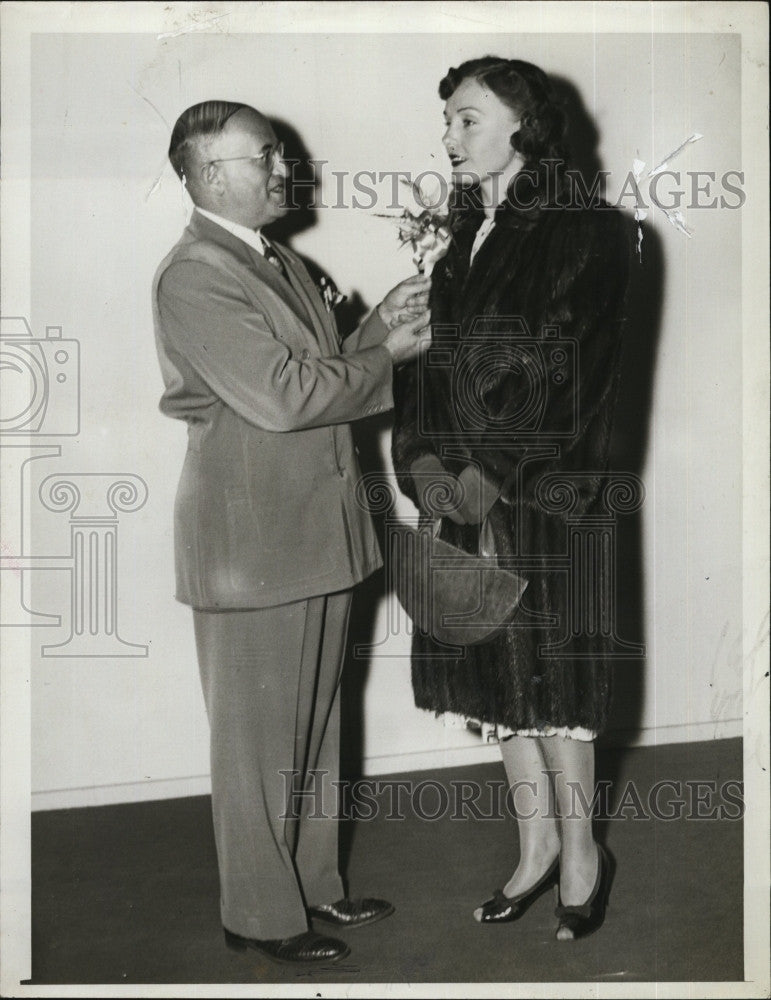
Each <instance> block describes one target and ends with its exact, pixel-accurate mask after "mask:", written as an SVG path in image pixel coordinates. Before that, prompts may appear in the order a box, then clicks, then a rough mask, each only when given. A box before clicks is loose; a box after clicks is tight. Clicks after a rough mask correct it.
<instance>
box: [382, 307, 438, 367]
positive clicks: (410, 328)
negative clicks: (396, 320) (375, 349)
mask: <svg viewBox="0 0 771 1000" xmlns="http://www.w3.org/2000/svg"><path fill="white" fill-rule="evenodd" d="M430 319H431V313H430V312H429V311H428V309H426V310H424V311H423V312H422V313H420V314H419V315H418V316H415V317H413V318H412V319H408V320H407V321H406V322H404V323H400V324H399V325H398V326H395V327H394V328H393V329H392V330H390V331H389V333H388V336H387V337H386V339H385V340H384V341H383V347H387V348H388V350H389V351H390V353H391V358H392V359H393V363H394V364H395V365H401V364H404V362H405V361H412V360H413V358H416V357H417V356H418V355H419V354H422V353H423V352H424V351H425V350H426V348H427V347H428V345H429V344H430V343H431V337H430V327H429V320H430Z"/></svg>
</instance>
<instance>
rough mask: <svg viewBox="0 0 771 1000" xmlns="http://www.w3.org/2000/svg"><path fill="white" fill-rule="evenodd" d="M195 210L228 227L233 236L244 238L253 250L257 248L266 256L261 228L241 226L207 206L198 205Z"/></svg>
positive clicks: (223, 226)
mask: <svg viewBox="0 0 771 1000" xmlns="http://www.w3.org/2000/svg"><path fill="white" fill-rule="evenodd" d="M195 210H196V212H200V214H201V215H202V216H203V217H204V218H205V219H210V220H211V221H212V222H216V223H217V225H218V226H222V228H223V229H227V231H228V232H229V233H232V234H233V236H235V237H237V238H238V239H239V240H243V241H244V243H246V244H248V246H250V247H251V248H252V250H256V251H257V253H258V254H261V255H262V256H263V257H264V256H265V240H264V238H263V236H262V235H261V232H260V230H259V229H249V228H247V226H241V225H239V223H237V222H231V221H230V219H223V218H222V216H221V215H215V214H214V212H207V211H206V209H205V208H199V207H198V206H197V205H196V207H195Z"/></svg>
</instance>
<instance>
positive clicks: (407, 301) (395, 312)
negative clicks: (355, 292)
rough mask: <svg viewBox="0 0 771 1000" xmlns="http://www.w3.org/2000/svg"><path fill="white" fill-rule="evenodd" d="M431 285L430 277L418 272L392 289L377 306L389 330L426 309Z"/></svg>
mask: <svg viewBox="0 0 771 1000" xmlns="http://www.w3.org/2000/svg"><path fill="white" fill-rule="evenodd" d="M430 287H431V279H430V278H427V277H426V276H425V275H423V274H416V275H413V277H411V278H406V279H405V280H404V281H400V282H399V284H398V285H395V286H394V287H393V288H392V289H391V291H390V292H389V293H388V294H387V295H386V297H385V298H384V299H383V301H382V302H381V303H380V305H379V306H378V307H377V311H378V315H379V316H380V318H381V319H382V321H383V323H385V325H386V326H387V327H388V329H389V330H393V328H394V327H395V326H399V324H400V323H404V322H406V321H407V320H410V319H414V317H416V316H419V315H420V314H421V313H422V312H424V311H425V309H426V308H427V307H428V290H429V288H430Z"/></svg>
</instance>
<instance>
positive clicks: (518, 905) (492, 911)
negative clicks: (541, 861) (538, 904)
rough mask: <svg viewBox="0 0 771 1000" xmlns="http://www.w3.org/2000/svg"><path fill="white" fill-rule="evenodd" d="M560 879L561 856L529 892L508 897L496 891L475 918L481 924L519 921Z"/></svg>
mask: <svg viewBox="0 0 771 1000" xmlns="http://www.w3.org/2000/svg"><path fill="white" fill-rule="evenodd" d="M558 878H559V856H558V857H557V858H555V860H554V863H553V864H552V866H551V868H549V869H548V871H546V872H545V873H544V874H543V875H542V876H541V877H540V878H539V879H538V881H537V882H536V883H535V885H534V886H532V888H530V889H528V890H527V892H522V893H520V894H519V895H518V896H507V895H506V894H505V893H504V891H503V890H502V889H496V890H495V892H494V893H493V898H492V899H488V900H487V902H485V903H482V906H481V910H482V912H481V913H480V915H479V916H476V913H475V914H474V918H475V919H476V920H478V921H479V923H480V924H505V923H508V922H509V921H510V920H519V918H520V917H521V916H522V914H523V913H525V912H526V911H527V910H528V909H529V908H530V905H531V904H532V903H534V902H535V901H536V899H538V897H539V896H542V895H543V894H544V893H545V892H546V890H547V889H549V888H550V887H551V886H553V885H555V884H556V882H557V879H558Z"/></svg>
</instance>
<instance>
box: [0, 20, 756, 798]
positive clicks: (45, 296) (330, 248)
mask: <svg viewBox="0 0 771 1000" xmlns="http://www.w3.org/2000/svg"><path fill="white" fill-rule="evenodd" d="M488 52H493V53H499V54H501V55H504V56H516V57H520V58H524V59H528V60H531V61H534V62H536V63H537V64H539V65H541V66H542V67H543V68H544V69H545V70H546V71H548V72H553V73H556V74H558V75H560V76H561V77H564V78H567V79H569V80H570V81H572V82H573V84H574V85H575V87H576V88H577V89H578V91H579V93H580V95H581V97H582V98H583V102H584V104H585V107H586V109H587V111H588V113H589V114H590V115H591V116H592V117H593V119H594V121H595V123H596V126H597V129H598V131H599V136H600V144H599V149H598V152H599V157H600V160H601V163H602V166H603V167H604V168H605V169H608V170H610V171H611V172H612V176H611V179H610V182H609V189H610V192H611V194H614V193H617V191H618V185H619V183H620V181H621V180H623V178H624V177H625V176H626V174H627V172H628V170H629V169H630V167H631V163H632V159H633V158H634V157H638V158H640V159H642V160H645V161H647V163H648V165H649V166H652V165H654V164H655V163H658V162H659V161H660V160H661V159H662V158H663V157H664V156H665V155H666V154H667V153H669V152H671V151H672V150H673V149H675V148H676V147H677V146H678V145H679V144H680V143H681V142H682V141H683V140H684V139H685V138H686V137H687V136H689V135H690V134H691V133H693V132H695V131H698V132H700V133H702V134H703V135H704V138H703V139H702V140H701V141H700V142H698V143H696V144H694V145H692V146H690V147H689V149H688V150H687V151H685V152H684V153H683V154H682V155H681V156H680V157H679V158H678V159H677V161H676V163H673V167H675V168H679V169H681V170H682V171H687V170H689V169H690V170H696V169H699V170H710V171H714V172H715V173H716V174H717V176H718V178H719V177H720V176H721V174H722V173H723V172H724V171H725V170H728V169H741V167H742V164H741V162H740V160H741V157H740V152H741V142H740V140H741V137H740V122H741V114H740V72H739V53H740V44H739V38H738V36H727V35H706V34H705V35H690V36H688V37H687V38H686V37H685V36H679V35H666V34H664V35H658V36H657V35H651V34H647V33H640V34H636V35H603V34H597V35H592V34H589V33H587V34H583V35H572V34H571V35H558V34H556V35H555V34H548V35H547V34H542V35H538V34H517V35H506V34H497V35H491V36H489V37H488V36H484V35H471V36H466V35H400V36H385V35H350V34H348V35H345V36H343V35H334V34H331V35H315V36H305V35H289V34H282V35H259V34H249V35H247V34H202V33H191V34H184V35H180V36H177V37H167V38H163V39H160V40H159V39H158V38H156V36H155V35H152V34H144V35H131V34H124V35H117V34H112V35H111V34H104V35H89V36H87V35H77V34H70V35H38V36H37V37H35V38H34V40H33V48H32V119H31V122H32V152H33V159H32V174H33V183H32V212H31V243H32V315H31V321H32V326H33V329H34V331H35V334H36V335H37V336H40V335H42V332H43V330H44V328H45V327H46V325H60V326H62V327H63V331H64V336H65V337H73V338H77V339H78V340H79V342H80V349H81V366H82V404H83V421H82V430H81V433H80V435H79V436H78V437H76V438H70V439H61V440H60V442H59V443H60V444H61V446H62V453H61V456H60V457H58V458H41V459H39V460H37V461H36V462H33V463H31V464H30V466H29V467H28V470H27V471H28V477H27V482H26V488H27V489H28V490H30V496H31V497H33V498H34V497H36V495H37V493H36V491H37V489H38V486H39V484H40V482H41V481H42V479H44V478H45V477H46V476H48V475H50V474H52V473H72V472H77V473H83V472H94V473H107V472H110V473H132V474H135V475H137V476H140V477H142V479H143V480H144V481H145V482H146V483H147V486H148V489H149V495H148V501H147V503H146V504H145V506H144V507H142V509H140V510H138V511H136V512H135V513H130V514H125V515H122V516H121V519H120V528H119V538H120V547H119V572H118V580H119V623H120V632H121V635H122V637H123V638H124V639H125V640H127V641H130V642H136V643H142V644H146V645H147V646H148V647H149V654H148V655H147V656H146V657H143V658H123V659H119V658H104V657H97V658H74V659H55V658H49V657H42V656H40V655H39V647H40V645H41V643H42V642H47V643H53V642H58V641H63V639H65V638H66V636H67V634H68V631H69V628H68V626H69V614H70V612H69V583H68V576H67V573H66V572H62V571H57V572H37V573H36V574H27V577H31V576H33V575H34V578H35V579H34V581H33V584H32V586H31V587H29V586H28V588H27V589H28V591H31V593H28V595H27V600H28V601H29V602H30V606H32V607H34V609H35V610H36V611H39V612H46V613H50V614H59V615H62V617H63V624H62V627H61V628H59V629H56V628H49V629H43V628H40V629H33V630H32V631H33V659H32V724H33V730H32V787H33V792H34V796H33V803H34V805H35V806H36V807H38V808H51V807H58V806H63V805H77V804H95V803H101V802H112V801H125V800H132V799H138V798H152V797H163V796H165V795H185V794H192V793H197V792H202V791H204V790H205V789H206V788H207V777H206V776H207V772H208V760H207V758H208V748H207V727H206V719H205V714H204V710H203V702H202V698H201V694H200V690H199V685H198V675H197V667H196V661H195V651H194V645H193V636H192V626H191V620H190V611H189V609H187V608H185V607H182V606H180V605H178V604H175V602H174V600H173V598H172V593H173V569H172V567H173V555H172V537H171V512H172V504H173V498H174V492H175V488H176V480H177V474H178V471H179V468H180V466H181V463H182V458H183V454H184V443H185V430H184V427H183V426H182V425H181V424H175V423H174V422H172V421H169V420H167V419H165V418H163V417H162V416H161V415H160V414H159V412H158V410H157V403H158V399H159V396H160V393H161V390H162V383H161V379H160V374H159V372H158V369H157V362H156V358H155V350H154V344H153V336H152V324H151V312H150V297H149V289H150V283H151V279H152V275H153V272H154V270H155V267H156V265H157V263H158V261H159V260H160V259H161V257H162V256H163V255H164V254H165V253H166V251H167V249H168V248H169V247H170V246H171V245H172V244H173V243H174V242H175V240H176V239H177V237H178V235H179V233H180V231H181V229H182V227H183V225H184V222H185V216H186V207H185V205H184V203H183V198H182V196H181V192H180V189H179V185H178V183H177V181H176V178H175V177H174V175H173V173H172V172H171V170H170V168H169V167H168V166H167V165H166V164H165V149H166V148H167V144H168V137H169V131H170V126H171V125H172V124H173V122H174V120H175V118H176V117H177V115H178V114H179V113H180V112H181V111H182V110H183V109H184V108H186V107H187V106H189V105H190V104H193V103H195V102H197V101H200V100H203V99H206V98H211V97H222V98H227V99H231V100H240V101H245V102H247V103H250V104H253V105H256V106H257V107H259V108H260V109H261V110H262V111H264V112H265V113H266V114H268V115H271V116H278V117H280V118H281V119H283V120H285V121H286V122H288V123H291V125H292V126H293V127H294V128H295V129H296V130H297V132H298V134H299V135H300V137H301V138H302V140H303V142H304V144H305V146H306V147H307V149H308V151H309V152H310V154H311V155H312V156H313V157H315V158H319V159H326V160H328V161H329V170H333V169H334V170H349V171H357V170H371V169H374V170H382V171H386V170H408V171H411V172H413V173H415V172H419V171H421V170H424V169H432V168H435V167H438V168H439V169H442V170H443V169H445V160H444V156H443V153H442V148H441V143H440V136H441V131H442V127H441V111H442V106H441V102H440V101H439V99H438V97H437V96H436V85H437V82H438V80H439V78H440V77H441V76H442V75H443V73H444V72H445V70H446V68H447V67H448V66H449V65H457V64H458V63H459V62H460V61H462V60H463V59H466V58H470V57H473V56H478V55H482V54H486V53H488ZM162 119H163V120H162ZM614 185H616V187H615V188H614ZM332 200H334V193H333V192H330V191H327V201H332ZM626 205H627V207H628V208H630V207H631V202H630V201H629V200H627V202H626ZM748 210H750V206H746V207H745V209H744V211H748ZM685 214H686V216H687V220H688V223H689V224H690V225H691V226H692V228H693V230H694V235H693V238H692V239H688V238H687V237H685V236H684V235H682V234H681V233H679V232H677V231H676V230H675V229H674V228H673V227H671V226H670V225H669V224H668V223H667V222H666V221H665V220H664V219H663V216H662V215H661V214H659V215H658V216H655V215H653V216H652V217H651V219H650V224H652V231H651V233H650V243H649V244H648V245H649V246H650V247H651V253H652V254H653V253H654V245H655V244H656V243H658V245H659V251H660V254H661V256H662V257H663V259H664V262H665V273H664V275H663V279H662V280H663V288H662V309H661V322H660V328H659V331H658V346H657V350H656V352H655V362H656V368H655V377H654V379H653V386H654V389H653V395H652V400H651V413H650V429H649V432H648V445H647V450H646V452H645V460H644V465H643V466H642V467H641V468H637V469H636V471H638V472H640V474H641V475H642V478H643V479H644V482H645V485H646V489H647V501H646V504H645V507H644V510H643V514H642V519H641V529H642V562H643V566H644V583H643V588H642V602H641V603H642V613H641V621H644V634H643V635H628V636H626V638H629V639H637V640H643V641H645V642H646V643H647V648H648V656H647V659H646V662H645V664H644V665H643V664H636V665H630V666H628V667H624V668H623V671H622V672H620V674H619V684H620V696H621V700H622V702H623V703H625V704H626V711H625V714H624V715H623V716H622V722H623V720H624V719H633V718H634V717H635V716H636V718H634V721H635V724H636V731H635V732H634V733H633V734H632V735H631V738H632V739H634V740H637V741H640V742H648V743H649V742H654V741H658V742H668V741H679V740H688V739H705V738H706V739H709V738H712V737H714V736H728V735H736V734H738V733H740V732H741V724H740V719H741V711H742V702H741V691H742V686H741V642H742V607H741V571H740V566H741V488H742V483H741V443H742V442H741V419H740V414H741V312H740V307H741V284H740V282H741V274H740V250H739V248H740V236H741V230H740V226H741V221H742V214H743V213H742V212H741V211H730V210H727V209H724V210H706V209H701V210H699V209H693V210H686V212H685ZM294 246H295V248H296V249H297V250H298V251H300V252H301V253H305V254H307V255H308V256H310V257H312V258H313V259H315V260H317V261H319V262H321V263H323V265H324V267H325V268H326V269H327V270H328V271H329V272H330V273H331V275H332V276H333V277H334V278H335V280H336V281H337V283H338V285H339V286H340V287H341V288H342V290H343V291H345V292H347V293H348V294H352V293H354V292H358V293H359V294H360V295H361V297H362V299H363V300H364V302H365V303H366V304H367V305H372V304H374V303H375V302H376V301H377V300H378V298H379V297H380V296H381V295H382V293H383V292H384V291H385V290H386V289H387V288H388V287H390V286H391V285H392V284H393V283H394V282H396V281H397V280H399V279H400V278H402V277H403V276H405V275H406V274H408V273H409V272H410V270H411V266H410V262H409V258H408V254H407V253H405V252H401V253H400V252H397V249H396V241H395V236H394V231H393V229H392V227H391V226H390V225H389V223H387V222H385V221H383V220H381V219H377V218H374V217H373V216H372V215H371V214H368V213H366V212H364V211H358V212H357V211H354V210H352V209H348V210H341V209H329V210H326V211H320V212H319V213H318V218H317V224H316V225H315V226H314V227H313V228H311V229H309V230H307V231H305V232H303V233H301V234H300V235H299V236H298V237H297V238H296V240H295V241H294ZM646 249H647V247H646V245H645V244H644V253H645V252H646ZM3 311H4V314H9V313H13V312H14V308H13V304H12V303H11V302H7V301H6V302H4V303H3ZM654 333H655V331H654V330H647V331H644V335H645V336H646V337H648V336H653V335H654ZM638 335H642V333H638ZM638 353H639V354H640V356H644V355H645V354H646V351H645V350H642V351H641V352H640V351H639V345H638ZM648 353H649V354H650V353H651V352H648ZM630 412H631V411H630ZM380 447H381V450H382V452H383V454H384V455H385V454H386V453H387V450H388V440H387V432H383V436H382V440H381V442H380ZM32 509H33V520H32V540H31V543H32V545H33V549H32V551H33V552H35V553H40V554H45V555H52V554H55V553H63V552H64V551H66V549H67V546H68V544H69V528H68V527H67V517H66V515H62V514H61V513H57V514H53V513H50V512H45V511H42V510H41V509H40V505H39V504H38V503H37V502H36V501H34V499H33V502H32ZM626 566H627V564H626V563H625V564H624V567H623V568H626ZM384 628H385V606H384V604H382V603H381V607H380V608H379V611H378V622H377V625H376V634H378V635H379V634H382V630H384ZM43 633H45V635H42V634H43ZM41 636H42V638H40V641H38V639H39V637H41ZM407 651H408V642H407V639H406V637H404V636H396V637H391V639H390V640H389V642H388V646H387V652H388V653H389V656H388V657H387V658H375V659H373V660H372V661H371V663H370V664H369V665H368V666H367V665H358V666H357V665H355V664H354V665H353V667H352V669H354V670H355V669H367V670H368V674H367V682H366V685H365V689H364V697H363V712H364V726H363V754H364V758H365V766H366V768H367V769H368V770H369V771H370V772H375V773H377V772H380V773H382V772H387V771H397V770H400V769H401V770H403V769H407V768H411V767H423V766H429V765H431V766H439V765H442V764H448V765H450V764H453V763H467V762H471V761H475V760H482V759H494V756H495V749H494V748H493V747H483V746H480V745H479V744H478V743H477V741H476V740H475V738H474V737H473V736H471V735H470V734H466V733H462V732H460V731H457V730H445V729H444V728H442V727H441V725H440V724H438V723H437V722H436V721H435V720H433V719H432V718H431V717H429V716H428V715H426V714H424V713H421V712H419V711H417V710H416V709H415V708H414V707H413V705H412V697H411V690H410V684H409V663H408V656H407ZM630 700H631V702H636V701H638V700H639V702H640V704H639V706H638V707H635V705H634V704H631V705H630V704H629V703H630ZM627 735H628V734H627ZM625 738H626V737H625Z"/></svg>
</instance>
